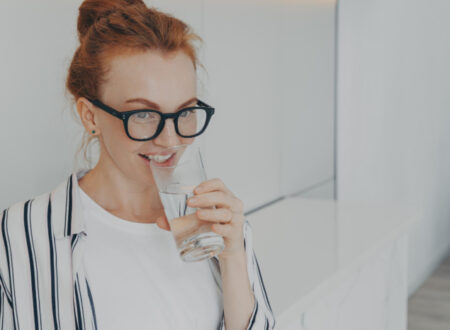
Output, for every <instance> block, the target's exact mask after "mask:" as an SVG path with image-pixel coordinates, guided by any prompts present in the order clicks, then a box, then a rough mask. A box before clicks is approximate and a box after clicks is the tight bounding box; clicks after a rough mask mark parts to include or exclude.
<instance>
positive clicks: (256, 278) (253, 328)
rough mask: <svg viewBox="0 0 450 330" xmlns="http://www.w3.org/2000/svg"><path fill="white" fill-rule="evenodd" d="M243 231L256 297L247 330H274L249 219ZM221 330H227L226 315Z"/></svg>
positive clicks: (251, 282) (248, 267)
mask: <svg viewBox="0 0 450 330" xmlns="http://www.w3.org/2000/svg"><path fill="white" fill-rule="evenodd" d="M243 230H244V247H245V252H246V255H247V271H248V277H249V280H250V284H251V286H252V290H253V295H254V297H255V305H254V307H253V312H252V315H251V317H250V321H249V323H248V325H247V328H246V330H267V329H268V330H272V329H274V328H275V317H274V314H273V311H272V307H271V305H270V302H269V297H268V295H267V291H266V288H265V286H264V281H263V278H262V274H261V269H260V268H259V263H258V258H257V257H256V254H255V251H254V250H253V236H252V227H251V225H250V223H249V222H248V220H247V219H246V220H245V222H244V228H243ZM219 330H226V327H225V315H222V321H221V322H220V326H219Z"/></svg>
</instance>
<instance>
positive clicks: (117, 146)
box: [102, 122, 138, 163]
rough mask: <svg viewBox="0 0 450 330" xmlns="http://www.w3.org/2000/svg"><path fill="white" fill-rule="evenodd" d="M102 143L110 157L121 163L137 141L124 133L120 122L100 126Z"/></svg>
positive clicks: (127, 156)
mask: <svg viewBox="0 0 450 330" xmlns="http://www.w3.org/2000/svg"><path fill="white" fill-rule="evenodd" d="M102 136H103V143H104V145H105V148H106V150H107V151H108V153H109V155H110V156H111V158H112V159H113V160H114V161H115V162H116V163H117V162H120V163H122V162H123V161H124V160H126V159H128V158H129V157H130V153H132V152H133V150H134V149H136V147H137V146H136V143H138V142H137V141H133V140H131V139H130V138H128V136H127V135H126V133H125V129H124V127H123V124H122V123H120V122H119V123H110V124H109V125H108V126H107V127H106V128H102Z"/></svg>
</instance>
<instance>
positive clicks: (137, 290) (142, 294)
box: [79, 188, 223, 330]
mask: <svg viewBox="0 0 450 330" xmlns="http://www.w3.org/2000/svg"><path fill="white" fill-rule="evenodd" d="M79 190H80V196H81V201H82V208H83V210H84V212H85V214H84V216H85V221H86V233H87V240H86V247H85V251H84V263H85V269H86V273H87V276H88V277H89V284H90V288H91V291H92V297H93V300H94V301H95V313H96V317H97V325H98V329H108V330H124V329H133V330H138V329H139V330H140V329H156V330H181V329H183V330H189V329H192V330H211V329H216V328H217V326H218V325H219V323H220V321H221V317H222V312H223V302H222V292H221V290H220V288H219V287H218V286H217V284H216V283H215V281H214V277H213V274H212V272H211V269H210V266H209V265H208V262H209V261H208V260H202V261H198V262H184V261H182V260H181V258H180V257H179V256H178V251H177V250H176V245H175V240H174V238H173V236H172V233H171V232H169V231H165V230H163V229H161V228H159V227H158V225H157V224H146V223H137V222H132V221H128V220H124V219H121V218H119V217H116V216H114V215H113V214H111V213H109V212H108V211H106V210H105V209H103V208H102V207H101V206H100V205H99V204H97V203H96V202H95V201H94V200H93V199H91V198H90V197H89V196H88V195H87V194H86V193H85V192H84V191H83V190H82V189H81V188H79Z"/></svg>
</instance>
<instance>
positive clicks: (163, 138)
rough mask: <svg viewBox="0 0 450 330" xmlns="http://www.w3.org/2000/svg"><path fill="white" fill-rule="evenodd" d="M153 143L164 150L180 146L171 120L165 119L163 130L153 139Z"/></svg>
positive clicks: (178, 137)
mask: <svg viewBox="0 0 450 330" xmlns="http://www.w3.org/2000/svg"><path fill="white" fill-rule="evenodd" d="M153 143H154V144H157V145H160V146H161V147H164V148H168V147H173V146H175V145H178V144H181V142H180V136H179V135H178V134H177V132H176V131H175V123H174V122H173V118H168V119H166V122H165V124H164V128H163V130H162V131H161V133H159V135H158V136H157V137H156V138H155V139H153Z"/></svg>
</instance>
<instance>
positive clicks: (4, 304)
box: [0, 210, 16, 330]
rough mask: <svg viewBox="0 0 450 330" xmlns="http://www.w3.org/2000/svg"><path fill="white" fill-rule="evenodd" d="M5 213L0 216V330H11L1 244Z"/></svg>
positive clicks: (12, 325)
mask: <svg viewBox="0 0 450 330" xmlns="http://www.w3.org/2000/svg"><path fill="white" fill-rule="evenodd" d="M6 212H7V211H6V210H3V212H2V213H1V216H0V227H1V228H0V330H13V329H15V328H16V327H15V325H14V313H13V309H12V298H11V290H10V289H9V288H8V284H7V278H5V277H4V276H7V274H8V269H7V267H6V266H7V264H6V262H5V261H6V253H5V248H4V247H5V245H4V243H3V232H4V230H5V229H4V226H3V223H4V221H5V217H6V215H7V213H6ZM8 282H9V281H8Z"/></svg>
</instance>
